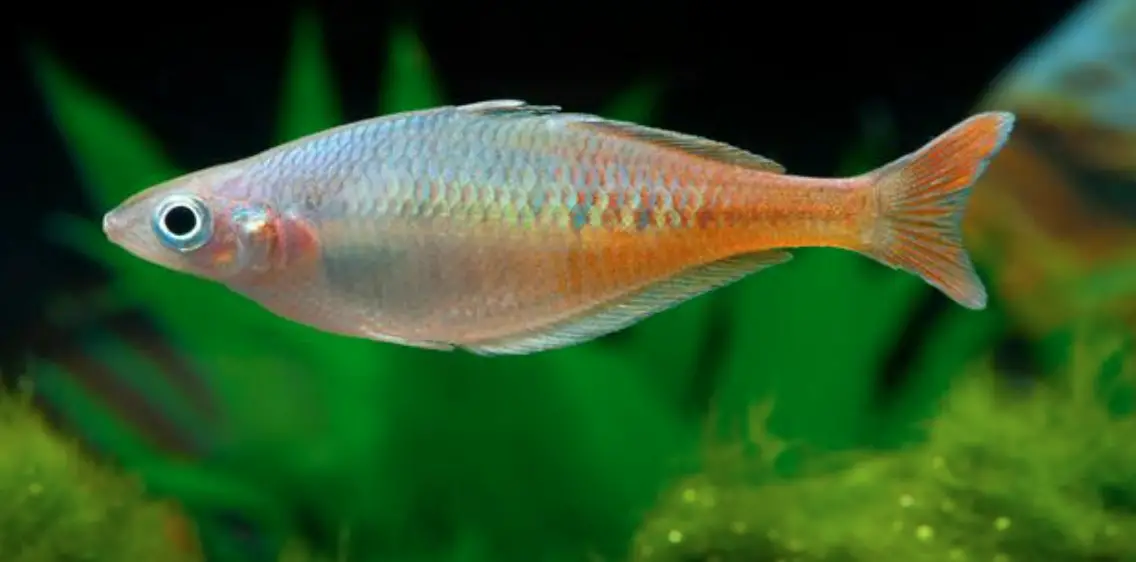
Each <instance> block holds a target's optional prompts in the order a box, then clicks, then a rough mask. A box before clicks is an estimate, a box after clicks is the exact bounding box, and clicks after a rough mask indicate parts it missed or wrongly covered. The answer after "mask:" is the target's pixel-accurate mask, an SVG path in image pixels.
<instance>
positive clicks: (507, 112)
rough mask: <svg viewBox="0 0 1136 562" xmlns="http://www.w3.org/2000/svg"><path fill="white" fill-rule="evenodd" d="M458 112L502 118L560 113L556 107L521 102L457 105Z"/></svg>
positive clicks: (491, 101) (483, 102)
mask: <svg viewBox="0 0 1136 562" xmlns="http://www.w3.org/2000/svg"><path fill="white" fill-rule="evenodd" d="M455 109H457V110H458V111H468V112H470V113H480V114H482V115H494V116H502V117H534V116H540V115H554V114H558V113H560V106H558V105H530V104H528V103H526V102H523V101H521V100H488V101H479V102H476V103H467V104H465V105H459V106H457V107H456V108H455Z"/></svg>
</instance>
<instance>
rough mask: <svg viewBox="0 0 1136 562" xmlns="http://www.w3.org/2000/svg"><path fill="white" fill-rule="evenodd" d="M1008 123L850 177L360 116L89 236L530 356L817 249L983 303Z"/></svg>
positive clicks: (329, 308) (409, 338) (431, 340)
mask: <svg viewBox="0 0 1136 562" xmlns="http://www.w3.org/2000/svg"><path fill="white" fill-rule="evenodd" d="M1012 122H1013V119H1012V116H1010V115H1009V114H1004V113H988V114H982V115H979V116H975V117H973V118H971V119H969V120H968V121H966V122H964V123H962V124H960V125H958V126H956V127H955V128H954V129H952V130H951V131H949V132H948V133H945V134H944V135H943V136H941V137H940V138H939V139H936V141H934V142H932V143H930V144H929V145H928V146H926V147H924V149H922V150H921V151H920V152H917V153H914V154H912V155H909V156H907V157H904V158H902V159H900V160H897V161H896V162H894V163H892V164H889V165H888V166H885V167H883V168H881V169H880V170H878V171H876V172H872V173H870V174H866V175H864V176H860V177H856V178H845V179H827V178H806V177H800V176H790V175H786V174H785V173H784V170H783V169H782V168H781V166H779V165H778V164H776V163H775V162H772V161H770V160H768V159H766V158H763V157H761V156H757V155H755V154H751V153H748V152H745V151H743V150H741V149H738V148H734V147H731V146H728V145H725V144H722V143H717V142H714V141H710V140H707V139H703V138H700V137H695V136H690V135H684V134H680V133H674V132H670V131H663V130H658V129H650V128H646V127H641V126H638V125H634V124H630V123H619V122H613V121H609V120H605V119H602V118H599V117H596V116H592V115H583V114H572V113H560V112H559V111H558V108H555V107H548V106H531V105H527V104H524V103H523V102H517V101H509V100H502V101H490V102H483V103H477V104H471V105H466V106H458V107H442V108H436V109H431V110H425V111H418V112H410V113H403V114H397V115H392V116H386V117H380V118H375V119H371V120H366V121H361V122H358V123H353V124H349V125H345V126H342V127H339V128H335V129H331V130H329V131H325V132H323V133H319V134H316V135H312V136H310V137H306V138H303V139H300V140H297V141H294V142H292V143H288V144H285V145H282V146H279V147H276V148H274V149H271V150H268V151H266V152H264V153H261V154H258V155H255V156H252V157H250V158H247V159H244V160H240V161H237V162H233V163H228V164H223V165H219V166H217V167H214V168H209V169H206V170H203V171H200V172H196V173H194V174H190V175H187V176H185V177H182V178H177V179H175V180H172V181H170V182H167V183H165V184H162V185H159V186H156V187H153V188H150V189H149V190H146V191H144V192H142V193H140V194H139V195H137V196H135V197H133V198H131V199H130V200H128V201H127V202H125V203H123V204H122V205H121V206H120V207H119V208H118V209H115V210H114V211H112V212H110V213H108V215H107V216H106V218H105V219H104V229H105V230H106V232H107V234H108V236H109V237H110V238H111V239H112V240H113V241H115V242H116V243H118V244H120V245H122V246H123V247H125V248H126V249H128V250H130V251H131V252H133V253H135V254H137V255H139V256H141V257H142V258H144V259H148V260H151V261H154V262H156V263H159V264H162V265H165V266H167V267H171V268H174V269H177V270H180V271H185V272H188V273H193V274H196V275H200V276H203V277H206V278H210V279H214V280H217V281H220V282H222V283H225V284H226V285H227V286H229V287H231V288H232V289H234V290H236V291H238V292H240V293H243V294H245V295H247V296H248V297H249V298H251V299H254V300H256V301H257V302H259V303H261V304H262V305H264V306H265V307H267V308H268V309H270V310H273V311H275V312H276V313H277V314H280V315H282V316H284V317H287V318H291V319H293V320H296V321H299V322H303V323H306V324H309V325H312V326H315V327H318V328H320V329H323V330H327V331H331V332H336V333H341V334H346V335H352V336H359V337H369V338H372V339H376V340H384V341H393V342H399V343H403V344H408V345H415V346H420V347H430V348H437V349H449V348H452V347H455V346H457V347H463V348H466V349H469V350H471V351H474V352H477V353H484V354H495V353H514V354H515V353H529V352H534V351H539V350H543V349H550V348H555V347H563V346H566V345H570V344H573V343H577V342H580V341H585V340H588V339H591V338H594V337H598V336H600V335H603V334H606V333H610V332H612V331H615V330H618V329H621V328H623V327H626V326H629V325H631V324H633V323H634V322H636V321H638V320H640V319H642V318H644V317H646V316H648V315H651V314H654V313H656V312H659V311H661V310H663V309H665V308H668V307H670V306H673V305H675V304H677V303H679V302H682V301H684V300H687V299H689V298H692V297H694V296H696V295H698V294H701V293H704V292H706V291H709V290H711V289H713V288H715V287H719V286H721V285H724V284H726V283H729V282H732V281H735V280H737V279H740V278H742V277H744V276H746V275H747V274H749V273H753V272H755V271H758V270H760V269H762V268H765V267H769V266H772V265H776V264H779V263H783V262H785V261H787V260H788V259H789V254H788V253H787V252H785V251H784V250H783V248H788V247H800V246H830V247H839V248H845V249H849V250H854V251H859V252H863V253H865V254H868V255H871V256H872V257H874V258H876V259H878V260H880V261H883V262H884V263H887V264H889V265H891V266H893V267H903V268H905V269H908V270H910V271H913V272H915V273H917V274H919V275H921V276H923V277H924V279H926V280H927V281H928V282H930V283H931V284H933V285H935V286H936V287H939V288H940V289H941V290H942V291H944V292H945V293H947V294H948V295H950V296H951V297H952V298H955V299H956V300H957V301H959V302H960V303H962V304H964V305H966V306H969V307H971V308H981V307H983V306H984V305H985V292H984V289H983V288H982V284H981V282H980V281H979V280H978V278H977V277H976V276H975V275H974V272H973V270H972V269H971V267H970V263H969V260H968V258H967V257H966V253H965V251H964V250H963V249H962V246H961V241H960V238H959V232H958V219H959V218H960V217H961V213H962V209H963V204H964V202H965V195H966V193H967V190H968V188H969V186H970V184H971V183H972V182H973V181H974V179H975V177H977V175H978V174H980V173H981V171H982V169H983V168H984V167H985V164H986V162H987V161H988V160H989V158H991V157H992V156H993V155H994V154H995V153H996V152H997V150H998V149H999V148H1000V147H1001V145H1002V143H1003V142H1004V141H1005V139H1006V137H1007V135H1008V134H1009V131H1010V129H1011V127H1012Z"/></svg>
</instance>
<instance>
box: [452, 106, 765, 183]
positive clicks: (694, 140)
mask: <svg viewBox="0 0 1136 562" xmlns="http://www.w3.org/2000/svg"><path fill="white" fill-rule="evenodd" d="M457 109H458V110H459V111H469V112H472V113H478V114H481V115H492V116H499V117H549V118H551V119H556V120H562V121H563V122H565V123H568V124H570V125H574V126H580V127H590V128H592V129H594V130H597V131H600V132H603V133H607V134H611V135H616V136H620V137H623V138H626V139H631V140H636V141H640V142H645V143H649V144H653V145H655V146H660V147H664V148H669V149H672V150H679V151H682V152H685V153H687V154H692V155H695V156H699V157H702V158H706V159H709V160H714V161H717V162H721V163H723V164H730V165H734V166H741V167H744V168H752V169H755V170H761V171H763V172H769V173H773V174H783V173H785V167H784V166H782V165H781V164H778V163H777V162H774V161H773V160H771V159H769V158H766V157H764V156H760V155H757V154H754V153H752V152H749V151H746V150H742V149H740V148H738V147H736V146H732V145H729V144H726V143H724V142H718V141H714V140H710V139H707V138H704V137H699V136H695V135H687V134H684V133H676V132H674V131H667V130H664V129H656V128H653V127H646V126H643V125H637V124H635V123H629V122H626V121H612V120H610V119H604V118H603V117H600V116H598V115H590V114H586V113H561V111H560V106H556V105H529V104H528V103H526V102H523V101H521V100H489V101H482V102H477V103H470V104H466V105H459V106H457Z"/></svg>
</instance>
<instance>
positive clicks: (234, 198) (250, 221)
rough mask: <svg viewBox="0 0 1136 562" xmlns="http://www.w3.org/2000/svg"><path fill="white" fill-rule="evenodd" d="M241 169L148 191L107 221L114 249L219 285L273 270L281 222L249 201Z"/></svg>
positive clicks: (214, 171)
mask: <svg viewBox="0 0 1136 562" xmlns="http://www.w3.org/2000/svg"><path fill="white" fill-rule="evenodd" d="M244 183H245V178H244V174H243V173H242V171H241V170H240V169H237V168H232V167H217V168H210V169H206V170H203V171H200V172H195V173H192V174H187V175H185V176H181V177H179V178H175V179H173V180H170V181H168V182H165V183H162V184H159V185H156V186H153V187H150V188H148V189H145V190H143V191H141V192H139V193H137V194H136V195H134V196H132V197H130V198H129V199H127V200H126V201H124V202H122V203H121V204H120V205H119V206H117V207H115V208H114V209H112V210H111V211H110V212H108V213H107V214H106V215H104V216H103V233H104V234H105V235H106V236H107V239H109V240H110V241H111V242H112V243H114V244H116V245H118V246H119V247H121V248H123V249H124V250H126V251H127V252H130V253H131V254H133V255H135V256H137V257H139V258H141V259H143V260H146V261H148V262H151V263H154V264H157V265H160V266H163V267H166V268H168V269H171V270H174V271H178V272H181V273H187V274H190V275H195V276H198V277H202V278H206V279H210V280H213V281H220V282H232V281H234V280H236V279H237V278H241V277H245V278H247V277H248V276H250V275H262V274H264V273H265V272H266V271H268V270H271V269H272V266H273V264H274V260H275V258H276V255H275V250H276V248H277V244H276V242H277V241H278V239H279V238H280V232H279V228H280V226H281V224H282V221H281V220H280V216H279V215H278V214H277V212H276V211H275V210H274V209H273V208H272V207H271V206H270V205H269V204H267V203H266V202H262V201H256V200H253V199H251V198H250V197H249V196H248V195H247V194H248V193H249V192H250V190H248V189H245V186H244Z"/></svg>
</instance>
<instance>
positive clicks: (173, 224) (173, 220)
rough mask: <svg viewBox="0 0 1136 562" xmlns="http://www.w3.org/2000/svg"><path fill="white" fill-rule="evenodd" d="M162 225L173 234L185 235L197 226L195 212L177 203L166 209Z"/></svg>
mask: <svg viewBox="0 0 1136 562" xmlns="http://www.w3.org/2000/svg"><path fill="white" fill-rule="evenodd" d="M162 225H163V226H165V227H166V230H168V231H169V233H170V234H173V235H174V236H185V235H187V234H189V233H190V232H193V229H195V228H197V214H196V213H194V212H193V209H190V208H189V207H186V206H184V205H178V206H177V207H173V208H172V209H170V210H168V211H166V215H165V216H164V217H162Z"/></svg>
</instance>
